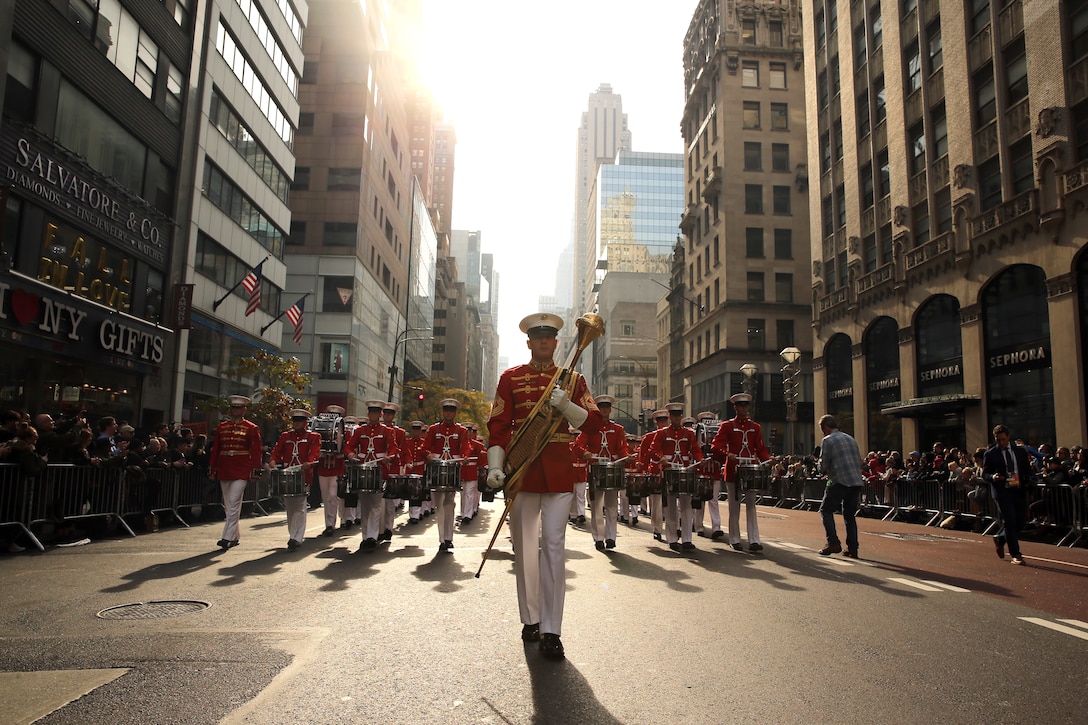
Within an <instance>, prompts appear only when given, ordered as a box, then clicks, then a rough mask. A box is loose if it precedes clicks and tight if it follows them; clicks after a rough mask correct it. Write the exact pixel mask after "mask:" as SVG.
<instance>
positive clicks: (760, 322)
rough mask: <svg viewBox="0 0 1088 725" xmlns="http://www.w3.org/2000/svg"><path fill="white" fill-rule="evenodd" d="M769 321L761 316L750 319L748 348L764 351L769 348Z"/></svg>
mask: <svg viewBox="0 0 1088 725" xmlns="http://www.w3.org/2000/svg"><path fill="white" fill-rule="evenodd" d="M766 327H767V321H766V320H764V319H760V318H749V320H748V349H749V350H753V351H762V350H766V349H767V329H766Z"/></svg>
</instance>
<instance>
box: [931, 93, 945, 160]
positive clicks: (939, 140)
mask: <svg viewBox="0 0 1088 725" xmlns="http://www.w3.org/2000/svg"><path fill="white" fill-rule="evenodd" d="M931 118H932V119H933V121H932V124H933V158H934V160H936V159H939V158H941V157H942V156H946V155H948V119H947V118H946V117H945V113H944V104H943V103H942V104H941V105H939V106H937V107H936V108H934V109H933V115H932V116H931Z"/></svg>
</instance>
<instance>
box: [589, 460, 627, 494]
mask: <svg viewBox="0 0 1088 725" xmlns="http://www.w3.org/2000/svg"><path fill="white" fill-rule="evenodd" d="M589 484H590V485H591V486H593V490H594V491H610V490H618V489H621V488H625V487H626V482H625V481H624V477H623V464H622V463H617V462H615V461H602V462H600V463H591V464H589Z"/></svg>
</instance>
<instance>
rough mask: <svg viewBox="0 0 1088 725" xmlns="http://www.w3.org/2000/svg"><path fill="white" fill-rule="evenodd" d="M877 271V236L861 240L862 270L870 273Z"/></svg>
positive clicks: (872, 235) (871, 235) (873, 235)
mask: <svg viewBox="0 0 1088 725" xmlns="http://www.w3.org/2000/svg"><path fill="white" fill-rule="evenodd" d="M874 269H876V235H875V234H870V235H869V236H867V237H865V238H864V239H862V240H861V270H862V272H865V273H869V272H872V271H873V270H874Z"/></svg>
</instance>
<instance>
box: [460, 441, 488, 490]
mask: <svg viewBox="0 0 1088 725" xmlns="http://www.w3.org/2000/svg"><path fill="white" fill-rule="evenodd" d="M468 444H469V447H470V448H471V449H472V450H470V451H469V457H468V458H466V459H465V463H464V465H462V466H461V480H462V481H475V480H476V479H477V477H478V476H479V473H480V469H481V468H483V469H485V470H486V469H487V446H485V445H484V442H483V441H482V440H480V439H479V438H472V439H470V440H469V442H468Z"/></svg>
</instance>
